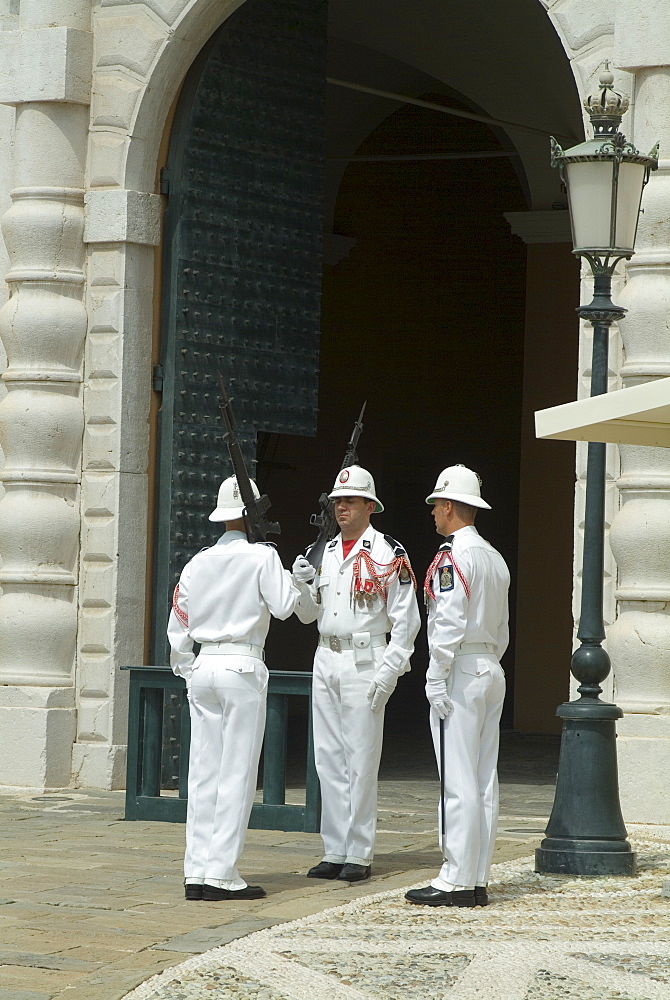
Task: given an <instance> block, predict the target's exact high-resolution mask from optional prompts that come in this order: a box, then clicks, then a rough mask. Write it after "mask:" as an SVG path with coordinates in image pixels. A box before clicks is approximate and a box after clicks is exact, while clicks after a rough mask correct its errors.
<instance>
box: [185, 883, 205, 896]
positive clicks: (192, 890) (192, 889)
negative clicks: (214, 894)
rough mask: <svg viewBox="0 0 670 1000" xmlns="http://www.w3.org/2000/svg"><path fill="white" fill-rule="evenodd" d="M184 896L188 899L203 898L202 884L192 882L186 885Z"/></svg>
mask: <svg viewBox="0 0 670 1000" xmlns="http://www.w3.org/2000/svg"><path fill="white" fill-rule="evenodd" d="M184 896H185V897H186V899H202V886H201V885H197V884H190V883H189V884H188V885H185V886H184Z"/></svg>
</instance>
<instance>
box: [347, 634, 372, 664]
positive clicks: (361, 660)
mask: <svg viewBox="0 0 670 1000" xmlns="http://www.w3.org/2000/svg"><path fill="white" fill-rule="evenodd" d="M371 639H372V637H371V635H370V633H369V632H354V633H353V634H352V636H351V645H352V648H353V651H354V663H355V664H356V666H357V667H358V666H364V665H365V664H366V663H373V662H374V657H373V655H372V641H371Z"/></svg>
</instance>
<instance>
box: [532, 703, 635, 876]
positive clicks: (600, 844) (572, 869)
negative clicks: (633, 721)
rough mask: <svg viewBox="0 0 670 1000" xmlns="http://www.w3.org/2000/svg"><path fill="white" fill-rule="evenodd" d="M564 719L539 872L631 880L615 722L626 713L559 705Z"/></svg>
mask: <svg viewBox="0 0 670 1000" xmlns="http://www.w3.org/2000/svg"><path fill="white" fill-rule="evenodd" d="M556 714H557V715H558V716H560V717H561V718H562V719H563V732H562V734H561V753H560V757H559V761H558V776H557V780H556V796H555V798H554V808H553V809H552V813H551V817H550V818H549V823H548V824H547V830H546V838H545V839H544V840H543V841H542V843H541V844H540V847H539V848H538V850H537V851H536V852H535V871H537V872H542V873H545V874H550V873H551V874H560V875H632V874H634V872H635V855H634V854H633V852H632V850H631V846H630V844H629V843H628V840H627V839H626V837H627V834H626V827H625V826H624V822H623V817H622V815H621V807H620V805H619V783H618V777H617V756H616V729H615V724H616V720H617V719H619V718H621V716H622V714H623V713H622V711H621V709H620V708H618V707H617V706H616V705H610V704H607V703H606V702H602V701H600V700H599V699H598V698H592V697H591V698H584V697H582V698H579V699H578V700H577V701H571V702H567V703H566V704H564V705H560V706H559V708H558V710H557V712H556Z"/></svg>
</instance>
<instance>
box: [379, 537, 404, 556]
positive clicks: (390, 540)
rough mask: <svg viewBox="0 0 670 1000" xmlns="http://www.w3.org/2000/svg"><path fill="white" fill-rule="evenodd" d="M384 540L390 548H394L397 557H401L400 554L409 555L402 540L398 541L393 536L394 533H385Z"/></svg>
mask: <svg viewBox="0 0 670 1000" xmlns="http://www.w3.org/2000/svg"><path fill="white" fill-rule="evenodd" d="M384 541H385V542H386V544H387V545H388V546H389V547H390V548H392V549H393V555H394V556H395V557H396V559H397V558H399V557H400V556H406V555H407V551H406V550H405V547H404V546H403V545H401V544H400V542H397V541H396V540H395V538H393V537H392V535H384Z"/></svg>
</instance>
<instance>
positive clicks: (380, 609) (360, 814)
mask: <svg viewBox="0 0 670 1000" xmlns="http://www.w3.org/2000/svg"><path fill="white" fill-rule="evenodd" d="M330 497H331V499H332V500H333V501H334V507H335V516H336V518H337V523H338V525H339V527H340V534H338V535H337V537H336V538H334V539H333V540H332V541H330V542H329V543H328V544H327V545H326V550H325V552H324V556H323V562H322V565H321V566H320V567H319V568H318V570H317V572H316V577H315V578H314V568H313V567H312V566H311V565H310V564H309V563H308V562H307V560H306V559H305V557H304V556H298V558H297V559H296V561H295V563H294V564H293V576H294V579H295V580H296V582H297V583H298V585H299V586H300V588H301V596H300V599H299V601H298V604H297V606H296V614H297V615H298V617H299V618H300V620H301V621H302V622H306V623H307V622H313V621H314V620H315V619H316V621H317V622H318V629H319V645H318V647H317V650H316V655H315V657H314V680H313V687H312V709H313V723H314V755H315V760H316V768H317V772H318V775H319V781H320V784H321V797H322V802H323V806H322V812H321V836H322V838H323V844H324V852H325V853H324V857H323V861H322V862H321V863H320V864H318V865H316V866H315V867H314V868H311V869H310V871H309V872H308V875H309V876H310V877H312V878H329V879H335V878H339V879H341V880H342V881H350V882H353V881H359V880H361V879H364V878H368V877H369V875H370V871H371V868H370V866H371V862H372V856H373V850H374V842H375V833H376V827H377V773H378V771H379V761H380V758H381V750H382V737H383V728H384V706H385V705H386V702H387V701H388V699H389V697H390V696H391V694H392V693H393V691H394V689H395V686H396V684H397V681H398V678H399V677H400V676H401V674H403V673H405V672H406V671H408V670H409V669H410V666H409V659H410V656H411V655H412V651H413V649H414V639H415V637H416V634H417V632H418V630H419V625H420V618H419V610H418V607H417V602H416V595H415V589H416V581H415V579H414V574H413V572H412V568H411V566H410V564H409V560H408V558H407V555H406V553H405V551H404V549H403V548H402V547H401V546H400V545H399V544H398V543H397V542H396V541H394V539H392V538H390V536H387V535H382V534H381V533H380V532H379V531H376V530H375V529H374V528H373V527H372V526H371V524H370V515H371V514H372V513H379V512H380V511H382V510H383V509H384V508H383V507H382V505H381V503H380V502H379V500H378V499H377V497H376V495H375V485H374V481H373V478H372V476H371V475H370V473H369V472H367V471H366V470H365V469H362V468H360V467H359V466H350V467H349V468H346V469H343V470H342V472H340V474H339V476H338V477H337V480H336V482H335V486H334V488H333V491H332V493H331V494H330ZM389 633H390V640H389V639H388V638H387V636H388V634H389Z"/></svg>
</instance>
